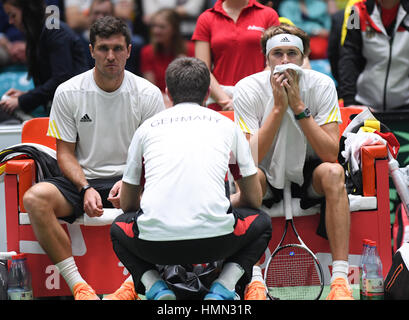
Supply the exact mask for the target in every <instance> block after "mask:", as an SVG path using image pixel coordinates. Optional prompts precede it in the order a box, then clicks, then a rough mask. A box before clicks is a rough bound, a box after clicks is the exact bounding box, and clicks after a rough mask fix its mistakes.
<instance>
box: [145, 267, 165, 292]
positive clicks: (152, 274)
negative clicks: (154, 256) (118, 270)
mask: <svg viewBox="0 0 409 320" xmlns="http://www.w3.org/2000/svg"><path fill="white" fill-rule="evenodd" d="M161 279H162V278H161V276H160V274H159V272H158V271H157V270H154V269H152V270H148V271H146V272H145V273H144V274H143V275H142V277H141V282H142V284H143V285H144V286H145V292H148V291H149V290H150V289H151V288H152V286H153V285H154V284H155V282H156V281H158V280H161Z"/></svg>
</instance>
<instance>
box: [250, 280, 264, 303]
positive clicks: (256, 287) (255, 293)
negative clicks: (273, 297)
mask: <svg viewBox="0 0 409 320" xmlns="http://www.w3.org/2000/svg"><path fill="white" fill-rule="evenodd" d="M265 290H266V288H265V286H264V285H263V284H262V283H261V282H259V281H257V282H256V283H254V284H252V285H251V286H249V288H248V291H247V294H246V297H247V299H248V298H252V297H255V298H259V296H260V294H259V291H263V297H264V299H265V298H266V293H265ZM248 300H255V299H248Z"/></svg>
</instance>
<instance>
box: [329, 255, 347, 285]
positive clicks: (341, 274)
mask: <svg viewBox="0 0 409 320" xmlns="http://www.w3.org/2000/svg"><path fill="white" fill-rule="evenodd" d="M348 270H349V264H348V261H344V260H335V261H333V262H332V276H331V282H332V281H334V280H335V279H336V278H344V279H345V280H347V281H348Z"/></svg>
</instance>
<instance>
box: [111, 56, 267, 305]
mask: <svg viewBox="0 0 409 320" xmlns="http://www.w3.org/2000/svg"><path fill="white" fill-rule="evenodd" d="M166 84H167V90H168V95H169V98H170V100H171V101H172V102H173V105H174V106H173V107H172V108H169V109H167V110H166V111H164V112H161V113H160V114H157V115H155V116H153V117H152V118H150V119H148V120H147V121H145V123H144V124H143V125H142V126H141V127H139V128H138V130H137V131H136V133H135V136H134V138H133V140H132V143H131V146H130V147H129V151H128V160H127V167H126V169H125V171H124V175H123V178H122V180H123V185H122V189H121V201H120V202H121V208H122V209H123V211H124V212H125V213H124V214H123V215H121V216H119V217H118V218H117V219H116V220H115V222H114V223H113V224H112V228H111V238H112V242H113V246H114V250H115V252H116V254H117V256H118V257H119V259H120V260H121V262H122V263H123V264H124V265H125V267H126V268H127V269H128V270H129V272H130V273H131V274H132V276H133V279H134V282H135V289H136V290H137V292H141V293H143V294H145V295H146V297H147V299H151V300H165V299H175V298H176V296H175V294H174V293H173V292H172V291H171V290H169V288H168V287H167V285H166V283H165V282H164V281H163V280H162V279H161V277H160V275H159V273H158V271H157V269H156V267H155V264H159V265H169V264H170V265H174V264H182V265H183V264H196V263H207V262H213V261H219V260H224V264H223V269H222V272H221V274H220V276H219V278H218V279H216V280H215V282H214V283H213V284H212V286H211V288H210V292H209V293H208V294H207V295H206V296H205V299H206V300H233V299H234V298H235V296H236V294H235V286H236V284H237V282H238V281H239V280H240V279H241V278H243V280H244V281H246V282H248V281H249V279H250V278H251V273H252V268H253V265H254V264H255V263H256V262H257V261H258V259H259V258H260V257H261V256H262V254H263V252H264V250H265V249H266V247H267V244H268V241H269V238H270V237H271V221H270V218H269V217H268V215H267V214H265V213H264V212H262V211H260V210H259V209H258V208H259V206H260V205H261V200H262V196H261V186H260V183H259V181H258V179H257V175H256V173H257V168H256V167H255V165H254V161H253V159H252V156H251V152H250V148H249V145H248V143H247V141H246V139H245V137H244V135H243V133H242V132H241V131H240V129H239V128H238V126H236V125H235V124H234V122H232V121H231V120H230V119H228V118H227V117H225V116H223V115H221V114H219V113H218V112H215V111H213V110H210V109H207V108H204V107H202V105H203V103H204V101H205V99H206V98H207V95H208V89H209V85H210V73H209V70H208V68H207V67H206V65H205V64H204V63H203V62H202V61H201V60H199V59H196V58H179V59H176V60H175V61H173V62H172V63H171V64H170V65H169V67H168V69H167V71H166ZM229 167H230V171H231V172H232V174H233V176H234V177H235V179H236V182H237V184H238V185H239V186H240V189H241V191H242V192H241V193H240V194H239V195H237V196H235V197H233V198H231V199H230V201H229V198H227V197H226V191H225V177H226V173H227V170H228V169H229ZM142 189H143V194H142V196H141V193H142ZM243 275H244V276H243Z"/></svg>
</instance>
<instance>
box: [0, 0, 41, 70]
mask: <svg viewBox="0 0 409 320" xmlns="http://www.w3.org/2000/svg"><path fill="white" fill-rule="evenodd" d="M1 2H2V3H3V5H4V4H9V5H12V6H14V7H16V8H19V9H21V13H22V23H23V26H24V35H25V38H26V56H27V68H28V75H29V77H35V76H36V75H38V74H39V70H38V69H37V68H38V65H39V64H38V62H37V52H36V51H37V50H36V49H37V43H38V42H39V39H40V36H41V33H42V31H43V27H44V24H45V2H44V0H1Z"/></svg>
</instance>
